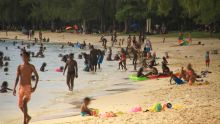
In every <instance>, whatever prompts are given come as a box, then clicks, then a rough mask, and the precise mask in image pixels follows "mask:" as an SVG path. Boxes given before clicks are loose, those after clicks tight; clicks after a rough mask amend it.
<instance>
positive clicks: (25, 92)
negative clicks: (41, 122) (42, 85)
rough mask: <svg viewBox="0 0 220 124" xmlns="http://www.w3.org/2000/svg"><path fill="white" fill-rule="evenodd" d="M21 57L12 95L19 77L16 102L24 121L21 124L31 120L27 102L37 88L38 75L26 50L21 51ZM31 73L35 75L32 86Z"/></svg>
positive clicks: (26, 123) (14, 93) (14, 92)
mask: <svg viewBox="0 0 220 124" xmlns="http://www.w3.org/2000/svg"><path fill="white" fill-rule="evenodd" d="M22 59H23V62H24V63H23V64H21V65H19V66H18V69H17V76H16V81H15V86H14V90H13V95H14V96H15V95H16V87H17V84H18V81H19V79H20V83H19V92H18V94H19V96H18V103H19V107H20V109H21V111H22V112H23V114H24V123H23V124H28V123H29V121H30V120H31V117H30V116H29V114H28V108H27V103H28V101H29V100H30V99H31V94H32V93H33V92H34V91H35V90H36V88H37V84H38V79H39V77H38V73H37V71H36V69H35V67H34V65H32V64H30V63H29V60H30V55H29V54H28V53H27V52H23V53H22ZM32 73H34V75H35V77H36V82H35V86H34V87H32V85H31V76H32Z"/></svg>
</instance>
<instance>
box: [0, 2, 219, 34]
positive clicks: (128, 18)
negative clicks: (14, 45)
mask: <svg viewBox="0 0 220 124" xmlns="http://www.w3.org/2000/svg"><path fill="white" fill-rule="evenodd" d="M219 23H220V0H0V29H1V30H12V29H21V28H22V27H25V28H27V29H36V30H39V29H40V30H44V29H45V30H48V29H50V30H51V31H55V30H56V29H61V30H62V29H64V27H65V26H67V25H70V26H72V25H74V24H77V25H78V26H79V27H83V28H82V30H83V32H101V33H103V32H111V31H113V30H117V31H120V32H126V33H127V32H130V31H133V29H132V28H131V27H132V26H133V27H137V30H138V31H146V28H147V27H149V26H150V28H152V27H153V25H155V24H160V25H161V24H165V25H166V26H167V27H168V29H169V30H193V29H197V28H198V27H199V26H204V25H210V26H211V27H215V28H216V27H219Z"/></svg>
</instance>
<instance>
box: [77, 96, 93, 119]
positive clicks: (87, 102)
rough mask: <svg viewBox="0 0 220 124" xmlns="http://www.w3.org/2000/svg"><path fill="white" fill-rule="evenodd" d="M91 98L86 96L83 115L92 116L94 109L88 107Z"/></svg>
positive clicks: (82, 110)
mask: <svg viewBox="0 0 220 124" xmlns="http://www.w3.org/2000/svg"><path fill="white" fill-rule="evenodd" d="M90 102H91V99H90V98H89V97H86V98H84V100H83V103H82V105H81V108H80V109H81V115H82V116H91V115H92V110H90V109H89V108H88V105H89V104H90Z"/></svg>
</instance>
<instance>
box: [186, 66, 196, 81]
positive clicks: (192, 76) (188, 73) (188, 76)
mask: <svg viewBox="0 0 220 124" xmlns="http://www.w3.org/2000/svg"><path fill="white" fill-rule="evenodd" d="M186 80H187V81H188V83H189V85H192V84H193V83H194V82H195V81H196V73H195V71H194V70H193V68H192V65H191V64H190V63H189V64H188V65H187V70H186Z"/></svg>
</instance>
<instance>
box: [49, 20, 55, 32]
mask: <svg viewBox="0 0 220 124" xmlns="http://www.w3.org/2000/svg"><path fill="white" fill-rule="evenodd" d="M54 26H55V23H54V21H53V20H52V21H51V27H50V28H51V32H54V31H55V28H54Z"/></svg>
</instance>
